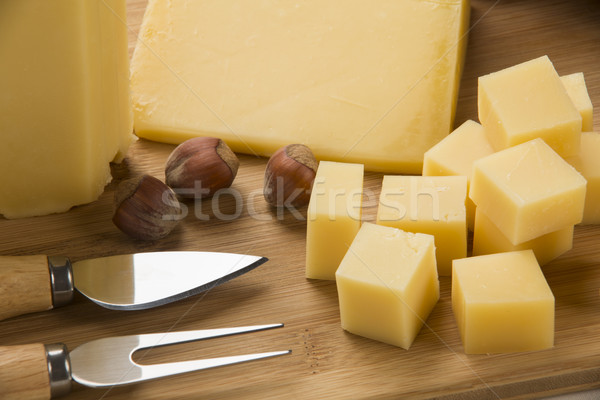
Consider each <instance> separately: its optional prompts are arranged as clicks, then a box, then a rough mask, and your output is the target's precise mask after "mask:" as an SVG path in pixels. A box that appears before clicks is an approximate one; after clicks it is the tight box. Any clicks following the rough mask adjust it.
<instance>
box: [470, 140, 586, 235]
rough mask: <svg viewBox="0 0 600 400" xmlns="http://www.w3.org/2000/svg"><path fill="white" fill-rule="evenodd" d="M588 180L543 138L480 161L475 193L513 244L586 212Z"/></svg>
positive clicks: (573, 220)
mask: <svg viewBox="0 0 600 400" xmlns="http://www.w3.org/2000/svg"><path fill="white" fill-rule="evenodd" d="M585 188H586V180H585V178H584V177H583V176H581V175H580V174H579V173H578V172H577V171H576V170H575V169H574V168H573V167H571V166H570V165H569V164H568V163H567V162H566V161H564V160H563V159H562V158H561V157H560V156H559V155H558V154H556V153H555V152H554V151H553V150H552V149H551V148H550V147H549V146H548V145H547V144H546V143H545V142H544V141H543V140H542V139H539V138H538V139H534V140H532V141H530V142H527V143H523V144H520V145H518V146H515V147H511V148H509V149H506V150H502V151H500V152H498V153H495V154H492V155H490V156H487V157H485V158H482V159H480V160H477V161H475V164H474V166H473V177H472V180H471V188H470V192H469V196H470V197H471V199H472V200H473V202H475V204H476V205H477V209H478V210H481V212H482V213H484V214H485V215H487V217H488V218H489V219H490V220H491V221H492V222H493V223H494V225H496V226H497V227H498V229H499V230H500V231H501V232H502V233H503V234H504V236H506V238H507V239H508V240H510V242H511V243H512V244H520V243H523V242H526V241H528V240H531V239H535V238H537V237H539V236H542V235H545V234H547V233H550V232H554V231H557V230H559V229H563V228H566V227H568V226H570V225H575V224H577V223H579V222H580V221H581V219H582V216H583V206H584V201H585Z"/></svg>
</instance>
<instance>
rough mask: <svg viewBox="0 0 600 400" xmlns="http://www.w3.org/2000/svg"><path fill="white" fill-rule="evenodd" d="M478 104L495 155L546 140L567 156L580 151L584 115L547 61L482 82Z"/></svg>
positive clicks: (520, 66) (527, 64) (542, 59)
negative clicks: (506, 149) (522, 145)
mask: <svg viewBox="0 0 600 400" xmlns="http://www.w3.org/2000/svg"><path fill="white" fill-rule="evenodd" d="M477 104H478V113H479V120H480V121H481V124H482V125H483V127H484V128H485V132H486V135H487V136H488V139H489V141H490V143H491V144H492V146H494V149H495V150H503V149H505V148H507V147H510V146H514V145H517V144H520V143H524V142H527V141H530V140H532V139H535V138H542V139H544V141H546V143H548V144H549V145H550V147H552V148H553V149H554V150H555V151H556V152H557V153H558V154H560V155H561V156H563V157H568V156H572V155H575V154H577V152H578V151H579V145H580V141H579V140H580V134H581V125H582V123H581V115H580V114H579V112H578V111H577V109H576V108H575V106H574V105H573V102H572V101H571V99H570V97H569V95H568V94H567V91H566V89H565V87H564V85H563V84H562V82H561V80H560V78H559V76H558V74H557V73H556V70H555V69H554V66H553V65H552V62H551V61H550V59H549V58H548V57H547V56H543V57H539V58H536V59H534V60H531V61H527V62H524V63H522V64H518V65H515V66H513V67H510V68H506V69H504V70H501V71H498V72H494V73H492V74H489V75H485V76H482V77H480V78H479V84H478V92H477Z"/></svg>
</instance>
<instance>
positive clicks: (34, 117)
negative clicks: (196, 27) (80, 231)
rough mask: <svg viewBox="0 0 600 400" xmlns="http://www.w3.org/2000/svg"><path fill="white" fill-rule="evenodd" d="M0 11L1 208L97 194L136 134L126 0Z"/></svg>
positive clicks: (36, 4) (13, 210)
mask: <svg viewBox="0 0 600 400" xmlns="http://www.w3.org/2000/svg"><path fill="white" fill-rule="evenodd" d="M0 15H1V16H2V17H1V18H2V22H0V37H2V40H0V60H2V61H1V62H0V88H1V89H0V214H3V215H4V216H5V217H6V218H20V217H29V216H35V215H44V214H50V213H56V212H63V211H67V210H68V209H70V208H71V207H73V206H75V205H78V204H84V203H89V202H92V201H94V200H96V199H97V198H98V196H100V194H101V193H102V192H103V190H104V187H105V185H106V184H107V183H108V182H109V181H110V180H111V172H110V166H109V163H110V162H111V161H113V160H116V161H120V159H122V158H123V156H124V155H125V153H126V151H127V148H128V146H129V144H130V143H131V142H132V141H133V140H134V137H133V135H132V112H131V104H130V97H129V56H128V51H127V25H126V24H125V23H124V20H125V17H126V9H125V0H86V1H69V0H53V1H47V0H28V1H19V0H7V1H0Z"/></svg>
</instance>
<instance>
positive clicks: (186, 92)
mask: <svg viewBox="0 0 600 400" xmlns="http://www.w3.org/2000/svg"><path fill="white" fill-rule="evenodd" d="M468 17H469V1H468V0H442V1H421V0H396V1H384V0H375V1H368V2H366V1H362V0H348V1H345V2H343V3H340V2H333V1H320V0H306V1H300V2H299V1H274V0H266V1H255V0H234V1H227V2H214V1H203V0H198V1H166V0H150V1H149V3H148V7H147V10H146V14H145V17H144V22H143V25H142V28H141V32H140V39H139V41H138V44H137V46H136V49H135V54H134V57H133V60H132V89H133V101H134V115H135V131H136V133H137V135H138V136H141V137H144V138H147V139H151V140H156V141H161V142H167V143H181V142H182V141H184V140H186V139H189V138H191V137H194V136H217V137H220V138H222V139H223V140H225V141H226V142H227V144H229V146H231V148H232V149H233V150H234V151H236V152H243V153H250V154H258V155H263V156H267V155H270V154H272V153H273V152H274V151H275V150H277V149H278V148H280V147H282V146H283V145H286V144H289V143H303V144H306V145H308V146H309V147H310V148H311V149H312V150H313V152H314V153H315V156H316V157H317V158H318V159H326V160H331V161H341V162H349V163H360V164H364V165H365V168H366V169H367V170H378V171H387V172H405V173H420V172H421V166H422V160H423V153H424V152H425V151H426V150H427V149H429V148H430V147H431V146H433V145H434V144H435V143H437V142H438V141H439V140H441V139H442V138H443V137H444V136H446V135H447V134H448V133H449V132H450V130H451V128H452V125H453V121H452V120H453V114H454V108H455V103H456V98H457V93H458V84H459V79H460V75H461V69H462V61H463V53H464V51H465V47H466V46H465V45H466V28H467V27H468Z"/></svg>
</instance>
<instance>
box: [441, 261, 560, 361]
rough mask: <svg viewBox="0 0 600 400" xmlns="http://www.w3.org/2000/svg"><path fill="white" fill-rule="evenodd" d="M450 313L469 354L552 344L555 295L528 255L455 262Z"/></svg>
mask: <svg viewBox="0 0 600 400" xmlns="http://www.w3.org/2000/svg"><path fill="white" fill-rule="evenodd" d="M452 311H453V312H454V316H455V319H456V323H457V325H458V328H459V332H460V336H461V339H462V342H463V347H464V351H465V353H467V354H487V353H513V352H521V351H533V350H542V349H547V348H550V347H552V346H553V345H554V295H553V294H552V291H551V290H550V287H549V286H548V283H547V282H546V279H545V278H544V274H543V273H542V271H541V269H540V267H539V265H538V263H537V261H536V259H535V256H534V254H533V251H531V250H524V251H516V252H508V253H499V254H491V255H486V256H478V257H470V258H465V259H462V260H454V265H453V272H452Z"/></svg>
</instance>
